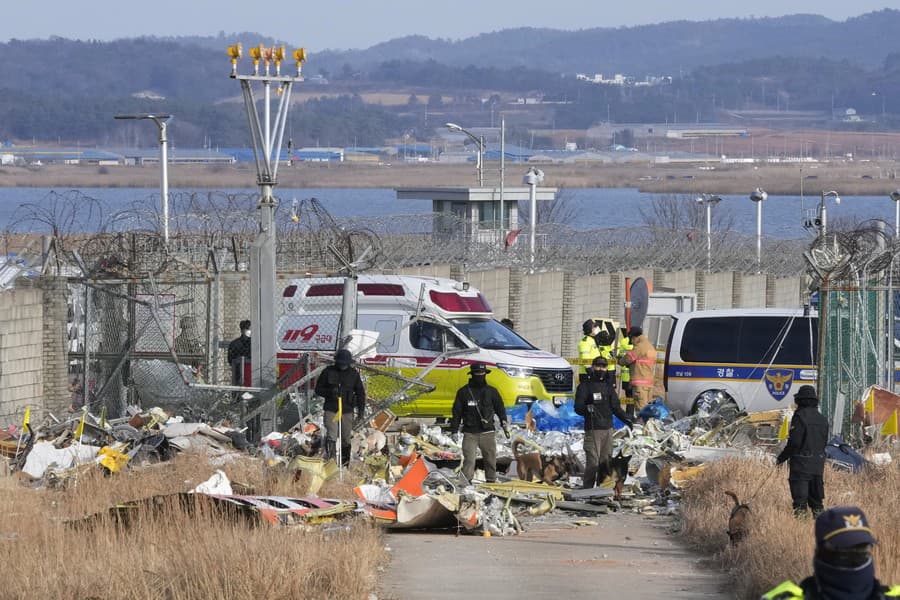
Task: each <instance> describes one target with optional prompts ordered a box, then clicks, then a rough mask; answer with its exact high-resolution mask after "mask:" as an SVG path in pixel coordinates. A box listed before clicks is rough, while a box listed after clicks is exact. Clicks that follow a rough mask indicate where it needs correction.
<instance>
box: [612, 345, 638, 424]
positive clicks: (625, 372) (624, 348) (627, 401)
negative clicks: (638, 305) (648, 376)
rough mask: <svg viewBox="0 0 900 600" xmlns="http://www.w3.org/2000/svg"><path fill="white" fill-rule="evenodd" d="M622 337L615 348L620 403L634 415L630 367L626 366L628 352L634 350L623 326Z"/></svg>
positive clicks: (629, 413) (626, 410)
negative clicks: (618, 365)
mask: <svg viewBox="0 0 900 600" xmlns="http://www.w3.org/2000/svg"><path fill="white" fill-rule="evenodd" d="M621 331H622V339H620V340H619V346H618V348H617V349H616V358H617V359H618V361H619V364H620V365H621V370H620V371H619V375H620V377H621V381H622V404H624V405H625V412H626V413H628V415H629V416H631V417H633V416H634V391H633V390H632V389H631V367H629V366H628V357H627V355H628V353H629V352H631V351H632V350H634V344H633V343H632V341H631V336H630V335H629V332H628V330H627V329H625V328H624V327H623V328H622V329H621Z"/></svg>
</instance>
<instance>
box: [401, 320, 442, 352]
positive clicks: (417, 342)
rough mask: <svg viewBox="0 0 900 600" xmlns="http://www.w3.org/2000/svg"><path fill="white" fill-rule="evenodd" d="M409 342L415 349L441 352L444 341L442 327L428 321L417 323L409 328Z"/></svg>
mask: <svg viewBox="0 0 900 600" xmlns="http://www.w3.org/2000/svg"><path fill="white" fill-rule="evenodd" d="M409 341H410V343H411V344H412V346H413V348H416V349H418V350H428V351H430V352H441V351H442V350H443V341H442V339H441V327H440V326H438V325H435V324H434V323H429V322H427V321H416V322H415V323H413V324H412V325H411V326H410V328H409Z"/></svg>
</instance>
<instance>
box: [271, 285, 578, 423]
mask: <svg viewBox="0 0 900 600" xmlns="http://www.w3.org/2000/svg"><path fill="white" fill-rule="evenodd" d="M343 291H344V284H343V279H341V278H312V279H294V280H291V282H290V284H289V285H287V286H286V287H285V288H284V291H283V297H282V306H281V314H280V315H279V317H278V320H277V324H276V339H277V340H278V355H277V356H278V361H279V374H280V375H284V374H285V372H286V370H287V369H290V368H292V367H294V366H295V365H296V364H297V362H298V357H299V356H300V355H301V353H303V352H309V351H324V352H328V351H333V350H334V349H335V347H336V344H337V335H338V325H339V322H340V315H341V306H342V300H343ZM420 299H421V312H420V313H419V314H421V315H422V318H418V319H417V318H415V317H416V314H417V310H419V309H420ZM357 327H358V328H359V329H362V330H367V331H372V332H377V336H378V337H377V346H376V349H375V356H373V357H370V358H364V359H362V360H363V362H364V363H365V364H367V365H370V366H376V367H383V368H387V369H390V370H393V371H394V372H395V373H397V374H399V375H403V376H404V377H416V376H417V375H418V374H419V373H421V372H422V371H423V370H425V369H426V368H427V367H429V366H430V365H431V364H432V363H433V362H434V361H435V359H436V358H438V357H441V360H440V361H439V362H438V364H437V366H436V367H435V368H433V369H432V370H431V371H429V372H428V373H427V374H426V375H425V376H424V381H426V382H428V383H430V384H432V385H434V386H435V389H434V391H432V392H429V393H427V394H425V395H422V396H420V397H419V398H417V399H416V400H414V401H413V402H410V403H408V404H405V405H400V406H397V407H396V409H392V410H393V411H394V412H395V413H396V414H398V415H419V416H437V417H448V416H450V415H451V410H452V407H453V401H454V399H455V398H456V392H457V390H458V389H459V388H460V387H462V386H463V385H465V384H466V383H467V382H468V380H469V373H468V365H470V364H471V363H473V362H483V363H485V364H487V365H488V368H489V369H490V370H491V372H490V373H489V374H488V376H487V381H488V383H490V384H491V385H492V386H494V387H496V388H497V390H498V391H499V392H500V396H501V397H502V398H503V402H504V404H505V405H507V406H512V405H514V404H517V403H531V402H535V401H537V400H550V401H554V402H555V403H556V404H560V403H563V402H567V401H569V400H570V399H571V398H572V397H573V395H574V374H573V371H572V368H571V366H570V365H569V363H568V362H566V360H565V359H563V358H561V357H560V356H557V355H555V354H552V353H550V352H546V351H544V350H541V349H539V348H536V347H535V346H534V345H532V344H531V343H529V342H528V341H526V340H525V339H524V338H522V337H521V336H520V335H518V334H517V333H516V332H515V331H513V330H511V329H509V328H507V327H505V326H504V325H502V324H501V323H500V322H498V321H496V320H494V314H493V312H492V311H491V307H490V305H489V304H488V302H487V300H486V299H485V297H484V295H483V294H482V293H481V292H479V291H478V290H477V289H475V288H474V287H471V286H470V285H469V284H468V283H465V282H458V281H454V280H451V279H443V278H434V277H419V276H405V275H361V276H360V277H359V280H358V282H357Z"/></svg>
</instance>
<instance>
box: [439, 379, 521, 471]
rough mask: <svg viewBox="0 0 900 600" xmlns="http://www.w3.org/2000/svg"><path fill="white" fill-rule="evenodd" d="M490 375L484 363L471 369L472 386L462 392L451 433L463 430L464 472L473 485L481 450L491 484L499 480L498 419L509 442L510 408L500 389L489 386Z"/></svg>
mask: <svg viewBox="0 0 900 600" xmlns="http://www.w3.org/2000/svg"><path fill="white" fill-rule="evenodd" d="M488 373H490V370H489V369H488V368H487V366H486V365H485V364H484V363H482V362H476V363H472V364H471V366H470V367H469V383H467V384H466V385H464V386H462V387H461V388H459V391H458V392H456V400H455V401H454V402H453V418H452V419H451V420H450V431H451V432H452V433H456V432H457V431H459V429H460V427H462V432H463V442H462V450H463V465H462V472H463V475H465V476H466V479H468V480H469V481H472V477H473V476H474V475H475V453H476V451H477V450H481V457H482V459H483V461H484V478H485V480H486V481H488V482H493V481H496V480H497V438H496V437H495V434H494V432H495V429H494V417H497V419H499V421H500V426H501V427H502V428H503V432H504V433H505V434H506V437H507V438H509V423H508V422H507V418H506V408H505V407H504V406H503V399H502V398H501V397H500V392H498V391H497V388H495V387H493V386H491V385H488V383H487V374H488Z"/></svg>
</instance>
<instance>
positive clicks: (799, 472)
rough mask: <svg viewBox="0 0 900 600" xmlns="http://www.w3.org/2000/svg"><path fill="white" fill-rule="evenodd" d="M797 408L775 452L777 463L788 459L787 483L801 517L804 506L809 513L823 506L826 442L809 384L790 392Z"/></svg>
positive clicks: (823, 424) (815, 513)
mask: <svg viewBox="0 0 900 600" xmlns="http://www.w3.org/2000/svg"><path fill="white" fill-rule="evenodd" d="M794 402H795V403H796V404H797V411H796V412H795V413H794V417H793V418H792V419H791V429H790V434H789V435H788V440H787V445H786V446H785V447H784V450H782V451H781V454H779V455H778V460H777V464H779V465H780V464H782V463H784V462H785V461H790V473H789V475H788V484H789V485H790V488H791V499H792V500H793V502H794V514H795V515H797V516H798V517H802V516H804V515H805V514H806V510H807V507H809V508H811V509H812V512H813V516H818V515H819V514H820V513H821V512H822V511H823V510H824V509H825V484H824V482H823V480H822V475H823V473H824V471H825V445H826V444H827V443H828V421H827V420H826V419H825V417H824V416H822V413H820V412H819V409H818V406H819V399H818V397H817V396H816V389H815V388H814V387H813V386H811V385H803V386H800V390H799V391H798V392H797V393H796V394H794Z"/></svg>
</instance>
